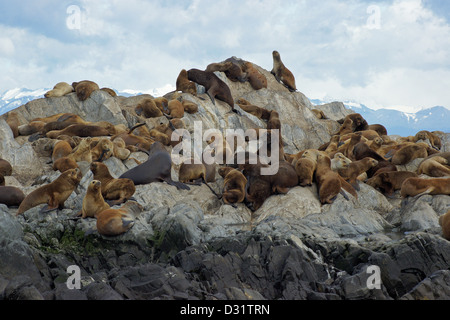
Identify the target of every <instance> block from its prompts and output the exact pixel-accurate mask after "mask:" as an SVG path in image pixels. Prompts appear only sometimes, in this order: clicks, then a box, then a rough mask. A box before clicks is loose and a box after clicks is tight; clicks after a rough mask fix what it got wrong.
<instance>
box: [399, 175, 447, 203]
mask: <svg viewBox="0 0 450 320" xmlns="http://www.w3.org/2000/svg"><path fill="white" fill-rule="evenodd" d="M400 194H401V196H402V198H406V197H420V196H422V195H425V194H431V195H437V194H445V195H450V178H431V179H423V178H408V179H406V180H405V181H404V182H403V184H402V188H401V191H400Z"/></svg>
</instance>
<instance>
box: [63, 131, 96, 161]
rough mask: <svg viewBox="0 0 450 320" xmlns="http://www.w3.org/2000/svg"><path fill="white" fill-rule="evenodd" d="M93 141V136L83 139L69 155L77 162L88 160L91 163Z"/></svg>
mask: <svg viewBox="0 0 450 320" xmlns="http://www.w3.org/2000/svg"><path fill="white" fill-rule="evenodd" d="M91 142H92V138H90V137H88V138H84V139H82V140H81V141H80V143H79V144H78V146H77V147H76V148H75V149H73V151H72V152H71V153H70V154H69V155H68V156H67V157H68V158H69V159H72V160H73V161H75V162H80V161H86V162H89V163H91V162H92V153H91Z"/></svg>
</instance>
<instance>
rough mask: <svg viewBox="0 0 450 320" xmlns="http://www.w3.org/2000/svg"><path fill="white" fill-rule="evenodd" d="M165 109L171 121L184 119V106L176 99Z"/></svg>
mask: <svg viewBox="0 0 450 320" xmlns="http://www.w3.org/2000/svg"><path fill="white" fill-rule="evenodd" d="M167 109H169V116H170V117H171V118H172V119H180V118H183V117H184V106H183V103H181V101H180V100H178V99H172V100H170V101H169V104H168V105H167Z"/></svg>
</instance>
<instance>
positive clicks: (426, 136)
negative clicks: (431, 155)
mask: <svg viewBox="0 0 450 320" xmlns="http://www.w3.org/2000/svg"><path fill="white" fill-rule="evenodd" d="M419 140H429V141H430V144H431V146H432V147H433V148H434V149H436V150H441V148H442V142H441V139H440V138H439V137H438V136H437V135H436V134H434V133H432V132H430V131H427V130H422V131H419V132H417V133H416V135H415V136H414V142H417V141H419Z"/></svg>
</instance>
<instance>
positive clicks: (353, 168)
mask: <svg viewBox="0 0 450 320" xmlns="http://www.w3.org/2000/svg"><path fill="white" fill-rule="evenodd" d="M377 164H378V161H377V160H375V159H373V158H370V157H366V158H364V159H361V160H357V161H353V162H352V163H350V164H349V165H348V167H347V168H342V169H338V170H337V172H338V173H339V175H340V176H341V177H342V178H344V179H345V180H347V181H348V183H350V184H351V185H352V186H353V188H355V190H357V191H359V190H360V188H359V185H358V179H357V178H358V176H360V175H361V174H363V173H365V172H367V171H368V170H369V169H370V168H373V167H375V166H376V165H377Z"/></svg>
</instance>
